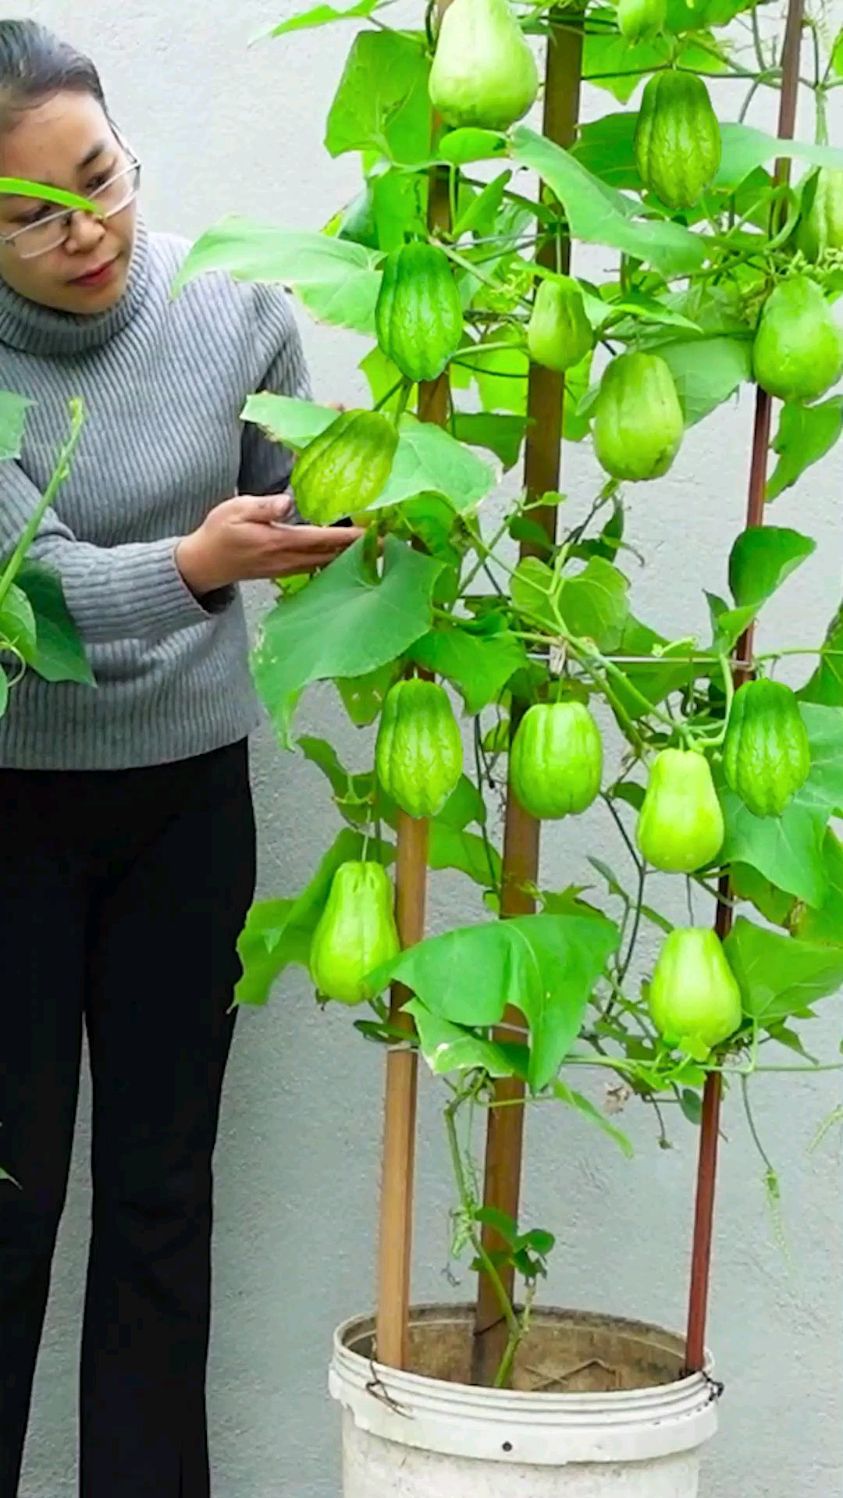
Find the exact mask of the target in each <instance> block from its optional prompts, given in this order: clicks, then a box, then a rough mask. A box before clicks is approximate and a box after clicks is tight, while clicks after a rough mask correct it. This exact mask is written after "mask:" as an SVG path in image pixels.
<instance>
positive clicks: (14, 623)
mask: <svg viewBox="0 0 843 1498" xmlns="http://www.w3.org/2000/svg"><path fill="white" fill-rule="evenodd" d="M0 641H2V643H3V644H4V645H5V644H8V645H11V646H12V647H13V649H15V650H17V651H18V652H19V654H20V655H21V656H22V657H23V659H24V660H25V661H26V662H27V663H28V664H29V665H32V664H33V662H34V660H35V652H36V643H35V641H36V629H35V613H34V611H33V608H32V604H31V603H30V601H29V598H28V597H27V595H26V593H25V592H24V591H23V589H22V588H20V587H18V586H17V585H16V584H15V583H12V586H11V587H10V589H9V591H8V593H7V594H6V598H5V601H4V602H3V604H2V606H0Z"/></svg>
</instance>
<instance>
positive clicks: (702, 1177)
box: [685, 0, 805, 1373]
mask: <svg viewBox="0 0 843 1498" xmlns="http://www.w3.org/2000/svg"><path fill="white" fill-rule="evenodd" d="M804 11H805V3H804V0H789V5H788V12H787V25H786V28H785V38H784V48H783V52H782V92H781V100H780V105H779V128H778V135H779V139H780V140H792V139H793V134H794V130H795V127H796V105H797V100H798V95H799V55H800V49H801V42H802V23H803V18H804ZM789 180H790V161H789V159H788V158H786V157H781V158H780V159H779V160H778V161H777V162H776V181H777V182H778V183H779V184H780V185H785V184H787V182H788V181H789ZM772 408H773V403H772V400H771V399H770V396H769V395H767V393H766V391H764V390H762V389H761V388H760V387H758V388H757V389H756V393H755V423H754V429H753V437H752V458H751V461H750V471H749V494H748V500H747V512H746V526H745V529H747V530H748V529H750V528H751V527H753V526H759V525H763V524H764V492H765V487H766V482H767V454H768V451H769V446H770V429H771V418H772ZM754 634H755V631H754V627H753V626H752V625H750V626H749V628H748V629H747V631H746V633H745V634H744V635H743V636H742V638H741V641H740V643H739V645H738V649H737V662H736V665H735V669H734V672H733V676H734V681H735V686H736V687H737V686H740V685H741V684H742V683H743V682H745V681H747V680H748V679H749V677H751V675H752V652H753V642H754ZM729 892H730V885H729V878H728V875H724V876H723V877H722V878H721V880H720V885H719V893H720V896H721V898H720V900H719V901H718V905H717V914H716V918H715V930H716V931H717V934H718V936H720V937H721V939H722V938H725V937H726V936H728V934H729V932H730V930H731V929H732V908H731V904H730V903H729V898H728V897H729ZM722 1096H723V1088H722V1082H721V1078H720V1075H719V1073H712V1074H711V1075H710V1076H709V1077H708V1079H707V1081H706V1084H705V1089H704V1092H703V1111H702V1122H701V1126H700V1148H699V1160H698V1164H697V1195H696V1207H695V1213H694V1240H693V1252H692V1258H691V1285H690V1292H689V1297H688V1329H687V1340H686V1345H685V1365H686V1368H687V1370H688V1372H689V1373H698V1372H699V1371H700V1370H701V1369H703V1368H704V1367H705V1340H706V1322H707V1319H708V1298H709V1289H710V1284H711V1250H712V1238H713V1232H714V1198H715V1186H716V1180H717V1151H718V1143H719V1138H720V1107H721V1102H722Z"/></svg>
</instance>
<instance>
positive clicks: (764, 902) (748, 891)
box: [729, 863, 795, 926]
mask: <svg viewBox="0 0 843 1498" xmlns="http://www.w3.org/2000/svg"><path fill="white" fill-rule="evenodd" d="M729 872H730V875H731V879H732V889H733V891H734V894H735V896H736V897H737V899H739V900H750V901H751V902H752V904H753V905H754V906H755V908H756V910H758V911H759V912H760V914H761V915H763V917H764V919H765V920H767V921H771V922H772V923H773V925H774V926H789V925H790V919H791V916H792V914H793V909H794V905H795V901H794V898H793V896H792V895H788V894H785V893H784V892H783V891H782V890H780V889H777V888H776V886H775V884H773V883H771V881H770V880H769V879H764V878H763V876H762V875H761V874H759V872H758V870H757V869H753V868H750V866H749V864H746V863H733V864H732V865H731V868H730V870H729Z"/></svg>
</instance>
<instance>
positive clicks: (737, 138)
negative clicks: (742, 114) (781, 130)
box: [715, 124, 843, 188]
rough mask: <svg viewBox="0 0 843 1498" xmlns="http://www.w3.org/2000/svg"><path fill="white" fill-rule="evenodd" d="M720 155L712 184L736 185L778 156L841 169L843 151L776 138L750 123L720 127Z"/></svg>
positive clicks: (805, 142)
mask: <svg viewBox="0 0 843 1498" xmlns="http://www.w3.org/2000/svg"><path fill="white" fill-rule="evenodd" d="M720 135H721V138H722V141H723V155H722V157H721V159H720V169H719V171H718V173H717V176H716V178H715V186H716V187H726V188H733V187H737V186H738V185H739V184H740V183H741V182H742V181H743V180H744V178H745V177H748V176H749V174H750V172H754V171H755V169H756V167H759V166H764V164H765V162H768V161H775V160H776V159H777V158H778V157H798V158H799V159H800V160H802V161H810V162H811V164H812V165H813V166H831V167H836V168H837V169H838V170H841V169H843V150H840V149H839V147H836V146H818V145H813V144H811V143H810V142H809V141H803V140H779V139H778V137H777V136H775V135H768V134H767V133H766V132H765V131H764V130H756V129H754V127H753V126H751V125H738V124H723V125H721V126H720Z"/></svg>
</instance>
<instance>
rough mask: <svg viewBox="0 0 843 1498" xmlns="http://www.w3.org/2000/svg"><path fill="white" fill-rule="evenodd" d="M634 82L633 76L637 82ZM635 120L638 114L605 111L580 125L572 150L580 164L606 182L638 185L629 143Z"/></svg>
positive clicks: (636, 168) (636, 171) (625, 185)
mask: <svg viewBox="0 0 843 1498" xmlns="http://www.w3.org/2000/svg"><path fill="white" fill-rule="evenodd" d="M637 82H638V80H637V79H636V80H635V84H636V86H637ZM637 123H638V116H637V115H635V114H633V113H631V112H629V111H628V112H625V113H624V114H604V115H603V116H602V117H601V118H600V119H599V120H594V121H592V123H591V124H588V125H582V126H581V127H580V133H579V136H578V138H577V143H576V145H575V146H574V147H573V148H572V151H571V154H572V156H575V157H576V159H577V161H578V162H579V163H580V165H581V166H584V167H585V168H586V170H587V171H589V172H591V173H592V175H593V176H595V177H599V178H600V179H601V181H602V182H608V183H609V185H610V187H619V188H624V187H633V188H638V187H640V185H641V178H640V177H639V175H638V167H637V166H636V164H635V151H634V150H633V145H632V142H633V140H634V138H635V127H636V124H637Z"/></svg>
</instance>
